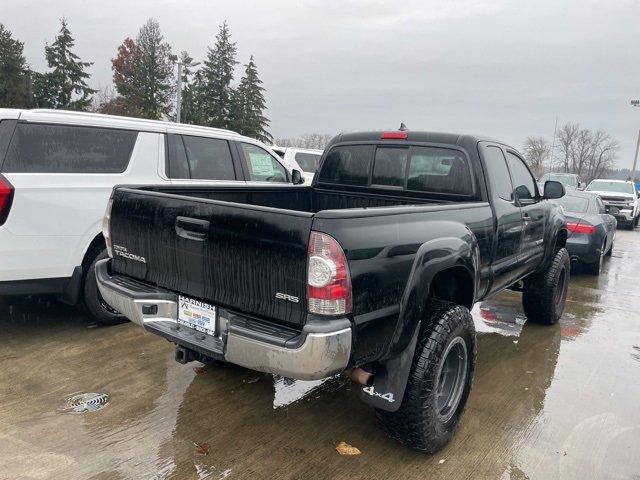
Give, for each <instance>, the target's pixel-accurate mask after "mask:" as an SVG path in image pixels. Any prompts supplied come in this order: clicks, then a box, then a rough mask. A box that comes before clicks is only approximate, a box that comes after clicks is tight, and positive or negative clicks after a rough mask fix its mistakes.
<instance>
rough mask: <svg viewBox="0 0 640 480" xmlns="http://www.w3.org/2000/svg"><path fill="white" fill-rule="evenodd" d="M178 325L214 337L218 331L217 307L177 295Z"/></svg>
mask: <svg viewBox="0 0 640 480" xmlns="http://www.w3.org/2000/svg"><path fill="white" fill-rule="evenodd" d="M178 324H179V325H182V326H185V327H188V328H192V329H193V330H196V331H198V332H201V333H204V334H205V335H210V336H212V337H215V336H217V331H218V328H217V325H218V307H216V306H215V305H211V304H210V303H207V302H202V301H200V300H196V299H195V298H191V297H187V296H184V295H179V296H178Z"/></svg>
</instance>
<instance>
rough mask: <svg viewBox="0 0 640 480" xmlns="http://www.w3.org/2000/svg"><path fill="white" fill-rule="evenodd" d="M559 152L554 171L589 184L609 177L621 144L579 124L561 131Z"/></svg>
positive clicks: (566, 125) (569, 125) (559, 133)
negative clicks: (595, 179) (573, 176)
mask: <svg viewBox="0 0 640 480" xmlns="http://www.w3.org/2000/svg"><path fill="white" fill-rule="evenodd" d="M527 140H528V139H527ZM558 149H559V151H560V156H559V158H558V161H557V163H556V165H554V166H553V167H554V169H556V170H559V171H562V172H566V173H575V174H578V175H579V176H580V177H581V178H582V179H583V180H585V181H587V182H589V181H591V180H593V179H594V178H598V177H603V176H606V175H607V173H608V171H609V170H610V169H611V168H612V167H613V165H614V161H615V158H616V155H617V153H618V150H619V149H620V144H619V143H618V141H617V140H614V139H613V138H611V135H609V134H608V133H607V132H605V131H604V130H595V131H594V130H589V129H588V128H583V127H582V126H580V125H579V124H577V123H567V124H565V125H563V126H562V127H560V129H559V131H558ZM525 151H526V143H525Z"/></svg>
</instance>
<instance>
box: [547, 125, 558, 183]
mask: <svg viewBox="0 0 640 480" xmlns="http://www.w3.org/2000/svg"><path fill="white" fill-rule="evenodd" d="M557 131H558V116H557V115H556V126H555V127H553V142H552V143H551V165H549V171H550V172H551V171H552V170H553V164H554V163H555V162H554V160H555V153H556V132H557Z"/></svg>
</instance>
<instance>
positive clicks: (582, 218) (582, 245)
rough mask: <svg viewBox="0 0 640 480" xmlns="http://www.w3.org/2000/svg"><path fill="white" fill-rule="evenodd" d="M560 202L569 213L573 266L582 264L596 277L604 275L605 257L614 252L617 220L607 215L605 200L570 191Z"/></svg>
mask: <svg viewBox="0 0 640 480" xmlns="http://www.w3.org/2000/svg"><path fill="white" fill-rule="evenodd" d="M556 202H557V203H558V204H560V205H562V207H564V210H565V212H564V213H565V216H566V218H567V230H568V232H569V236H568V238H567V250H569V255H570V256H571V261H572V263H576V262H577V263H580V264H581V265H582V266H584V269H585V270H586V271H587V272H588V273H591V274H593V275H598V274H600V269H601V268H602V263H603V260H604V257H605V256H607V255H611V251H612V250H613V241H614V239H615V235H616V226H617V222H616V219H615V217H613V216H612V215H609V214H608V213H607V212H606V208H605V205H604V203H603V202H602V199H601V198H600V197H599V196H598V195H595V194H593V193H587V192H580V191H578V190H567V193H566V195H565V196H564V197H562V198H559V199H558V200H556Z"/></svg>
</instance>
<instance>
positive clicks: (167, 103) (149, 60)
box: [135, 18, 175, 119]
mask: <svg viewBox="0 0 640 480" xmlns="http://www.w3.org/2000/svg"><path fill="white" fill-rule="evenodd" d="M135 43H136V46H137V48H138V49H139V51H140V54H139V59H138V62H137V65H136V67H137V68H136V72H135V76H136V79H137V81H136V84H137V85H138V88H139V89H140V92H139V94H140V109H141V111H142V114H143V116H144V117H146V118H153V119H158V118H161V117H162V115H168V114H169V112H171V110H172V108H173V97H174V92H175V90H174V79H173V76H174V73H173V72H174V66H175V62H174V60H172V58H173V55H172V54H171V46H170V45H169V43H167V42H165V41H164V36H163V35H162V33H161V32H160V24H159V23H158V21H157V20H155V19H153V18H150V19H149V20H147V23H145V24H144V25H143V26H142V28H141V29H140V32H139V33H138V36H137V37H136V42H135Z"/></svg>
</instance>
